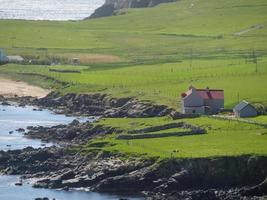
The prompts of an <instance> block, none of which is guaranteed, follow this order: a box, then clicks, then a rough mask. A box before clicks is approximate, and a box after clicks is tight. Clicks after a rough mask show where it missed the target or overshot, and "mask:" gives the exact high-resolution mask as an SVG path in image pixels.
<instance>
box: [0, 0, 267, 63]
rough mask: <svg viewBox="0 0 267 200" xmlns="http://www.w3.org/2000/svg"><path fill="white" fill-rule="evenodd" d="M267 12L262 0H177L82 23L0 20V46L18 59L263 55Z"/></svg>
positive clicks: (136, 60)
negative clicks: (23, 56)
mask: <svg viewBox="0 0 267 200" xmlns="http://www.w3.org/2000/svg"><path fill="white" fill-rule="evenodd" d="M266 10H267V4H266V2H265V1H264V0H254V1H253V0H215V1H209V0H201V1H192V0H190V1H188V0H180V1H178V2H176V3H168V4H162V5H160V6H158V7H155V8H146V9H131V10H129V11H127V12H126V14H124V15H120V16H114V17H108V18H102V19H95V20H88V21H80V22H49V21H46V22H43V21H42V22H40V21H22V20H0V27H1V29H0V44H1V47H3V48H5V49H6V50H7V51H8V52H9V53H18V54H22V55H36V54H40V55H41V56H47V55H50V54H53V56H55V54H56V55H58V56H64V55H65V56H66V57H70V56H74V55H73V53H74V54H77V55H78V56H82V55H84V54H88V53H91V54H104V55H115V56H118V57H120V58H121V60H120V61H121V62H134V63H140V62H149V63H151V62H152V63H157V62H173V61H177V60H182V59H186V58H188V57H189V55H191V53H190V52H191V51H192V52H193V53H194V55H195V56H196V57H211V56H213V57H214V56H215V57H216V56H220V57H228V56H234V57H239V56H241V55H243V56H245V55H247V54H248V53H249V52H251V50H252V49H255V50H257V52H259V54H261V55H265V54H266V46H267V43H266V28H267V27H266V26H267V12H266ZM80 54H82V55H80ZM88 62H89V63H90V61H88ZM103 62H105V59H103Z"/></svg>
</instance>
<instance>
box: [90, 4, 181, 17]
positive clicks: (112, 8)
mask: <svg viewBox="0 0 267 200" xmlns="http://www.w3.org/2000/svg"><path fill="white" fill-rule="evenodd" d="M175 1H176V0H106V1H105V4H104V5H103V6H101V7H100V8H98V9H96V10H95V12H94V13H93V14H92V15H91V16H90V17H89V19H92V18H98V17H107V16H112V15H115V14H116V13H117V12H118V11H120V10H122V9H127V8H146V7H153V6H157V5H159V4H161V3H169V2H175Z"/></svg>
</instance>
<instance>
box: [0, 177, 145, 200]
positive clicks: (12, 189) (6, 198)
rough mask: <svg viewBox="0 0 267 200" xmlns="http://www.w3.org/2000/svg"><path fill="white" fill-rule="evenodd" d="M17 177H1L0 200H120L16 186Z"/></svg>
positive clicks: (117, 197)
mask: <svg viewBox="0 0 267 200" xmlns="http://www.w3.org/2000/svg"><path fill="white" fill-rule="evenodd" d="M18 178H19V177H17V176H0V199H1V200H34V199H35V198H37V197H41V198H44V197H48V198H49V199H56V200H118V199H120V198H122V199H123V198H126V197H119V196H116V195H108V194H100V193H94V192H82V191H62V190H61V191H60V190H51V189H35V188H32V187H31V185H30V184H27V183H24V184H23V186H15V183H16V182H17V181H18ZM127 199H128V200H140V199H141V198H127Z"/></svg>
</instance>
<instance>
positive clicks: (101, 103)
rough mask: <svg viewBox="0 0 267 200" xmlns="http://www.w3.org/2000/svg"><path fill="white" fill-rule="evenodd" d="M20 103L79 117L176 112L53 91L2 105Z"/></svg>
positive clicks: (144, 103) (123, 100)
mask: <svg viewBox="0 0 267 200" xmlns="http://www.w3.org/2000/svg"><path fill="white" fill-rule="evenodd" d="M8 101H13V102H18V104H19V105H20V106H25V105H35V106H38V107H40V108H48V109H52V110H53V111H55V112H56V113H60V114H66V115H76V116H82V115H87V116H103V117H156V116H157V117H159V116H166V115H169V114H170V113H171V112H173V111H174V110H173V109H170V108H168V107H167V106H165V105H154V104H153V103H151V102H149V101H139V100H137V99H134V98H131V97H126V98H112V97H109V96H108V95H106V94H74V93H70V94H67V95H64V96H62V95H60V94H59V93H56V92H51V93H50V94H48V95H47V96H46V97H44V98H40V99H38V98H34V97H10V98H5V97H3V96H0V102H2V104H6V103H7V102H8Z"/></svg>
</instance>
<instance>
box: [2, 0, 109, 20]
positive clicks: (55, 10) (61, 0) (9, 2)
mask: <svg viewBox="0 0 267 200" xmlns="http://www.w3.org/2000/svg"><path fill="white" fill-rule="evenodd" d="M104 1H105V0H0V19H26V20H62V21H63V20H64V21H65V20H81V19H84V18H86V17H89V16H90V15H91V14H92V13H93V12H94V11H95V10H96V9H97V8H98V7H100V6H101V5H103V4H104Z"/></svg>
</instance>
